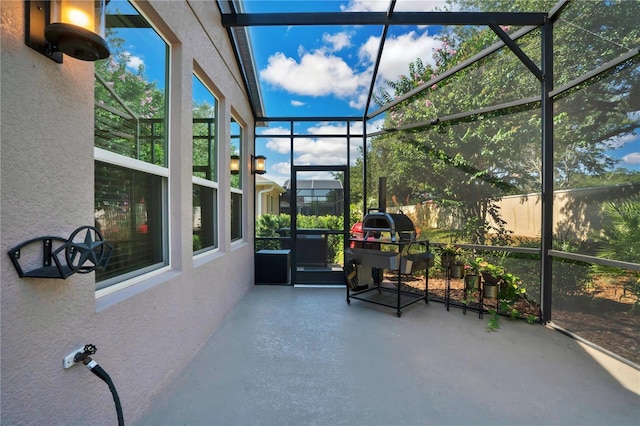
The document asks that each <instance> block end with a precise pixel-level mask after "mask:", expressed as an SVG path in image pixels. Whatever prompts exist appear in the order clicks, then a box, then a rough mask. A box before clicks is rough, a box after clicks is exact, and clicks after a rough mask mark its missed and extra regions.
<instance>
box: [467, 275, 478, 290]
mask: <svg viewBox="0 0 640 426" xmlns="http://www.w3.org/2000/svg"><path fill="white" fill-rule="evenodd" d="M464 285H465V287H466V288H467V289H469V290H477V289H479V288H480V275H467V276H465V277H464Z"/></svg>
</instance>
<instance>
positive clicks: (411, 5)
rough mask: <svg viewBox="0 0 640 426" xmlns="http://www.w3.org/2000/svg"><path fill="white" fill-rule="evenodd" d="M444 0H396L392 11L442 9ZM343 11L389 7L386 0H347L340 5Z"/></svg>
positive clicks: (365, 10)
mask: <svg viewBox="0 0 640 426" xmlns="http://www.w3.org/2000/svg"><path fill="white" fill-rule="evenodd" d="M446 4H447V2H446V0H398V2H397V3H396V7H395V8H394V11H398V12H432V11H435V10H437V9H440V10H442V9H443V7H444V6H446ZM340 9H341V10H342V11H343V12H385V11H387V9H389V1H388V0H349V3H348V4H347V5H344V4H343V5H340Z"/></svg>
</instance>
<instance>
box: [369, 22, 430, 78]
mask: <svg viewBox="0 0 640 426" xmlns="http://www.w3.org/2000/svg"><path fill="white" fill-rule="evenodd" d="M441 44H442V43H441V42H440V41H438V40H436V39H435V38H433V37H431V36H429V35H428V33H427V32H426V31H425V32H423V33H421V34H420V33H417V32H416V31H410V32H408V33H406V34H402V35H400V36H395V37H387V41H386V43H385V45H384V50H383V51H382V58H381V59H380V67H379V69H378V77H379V78H383V79H387V80H392V81H394V80H397V79H398V77H399V76H400V75H402V74H407V72H409V63H410V62H413V61H415V60H416V59H417V58H420V59H421V60H422V62H423V63H424V64H425V65H426V64H433V63H434V60H433V49H435V48H437V47H440V45H441ZM379 45H380V37H369V39H368V40H367V42H366V43H365V44H363V45H362V47H361V48H360V52H359V55H360V58H361V60H363V61H367V62H373V61H375V58H376V55H377V54H378V46H379Z"/></svg>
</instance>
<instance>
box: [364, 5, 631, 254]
mask: <svg viewBox="0 0 640 426" xmlns="http://www.w3.org/2000/svg"><path fill="white" fill-rule="evenodd" d="M542 3H543V4H541V2H540V1H537V0H536V1H517V2H515V6H514V2H513V1H508V2H507V1H502V0H493V1H486V0H482V1H480V0H456V1H451V2H450V6H451V7H453V6H454V5H455V7H456V8H457V9H458V10H480V11H492V10H493V11H495V10H514V7H515V9H516V10H518V11H534V10H537V11H540V10H544V11H546V10H549V9H550V8H551V7H552V6H553V5H554V4H555V1H548V2H542ZM638 8H639V5H638V3H637V2H611V3H608V2H607V3H603V4H599V3H598V4H597V7H594V3H593V2H573V3H571V6H570V7H569V8H567V9H566V10H565V11H564V12H563V15H562V17H561V19H560V20H559V21H558V23H557V24H556V26H555V39H554V40H555V44H554V50H555V52H554V57H555V64H556V67H555V69H556V70H557V71H556V81H557V83H558V84H562V83H566V82H568V81H571V80H573V79H575V78H577V77H579V76H581V75H582V74H584V73H585V72H587V71H589V70H591V69H594V68H595V67H597V66H598V65H599V64H601V63H602V62H603V59H602V57H604V58H607V57H608V58H610V59H613V58H615V57H617V56H619V55H620V54H621V53H625V52H626V51H625V46H627V47H628V48H631V47H634V46H636V45H637V42H638V40H640V30H639V29H638V27H637V25H636V24H635V19H634V18H633V17H634V16H637V12H638ZM634 12H635V13H634ZM577 17H579V18H580V19H579V20H578V19H575V18H577ZM576 26H578V27H579V28H577V29H576ZM502 30H504V31H505V32H507V33H510V32H513V31H514V30H515V28H510V27H502ZM585 34H588V35H592V36H590V37H585ZM440 40H441V42H442V46H441V48H439V49H437V50H436V51H434V58H435V65H433V66H431V65H424V63H423V61H422V60H421V59H417V60H416V61H414V62H413V63H412V64H410V65H409V73H408V74H407V75H404V76H401V77H400V78H399V79H398V80H397V81H395V82H394V81H387V82H386V83H387V85H388V87H389V88H390V89H389V90H392V91H393V92H390V91H389V90H387V91H382V92H380V93H379V94H378V96H376V101H377V102H378V103H386V102H389V101H391V100H392V99H394V98H396V97H398V96H401V95H403V94H405V93H407V92H409V91H410V90H413V89H414V88H416V87H419V86H424V87H427V89H426V90H423V91H422V92H420V93H418V94H416V95H414V96H413V97H411V98H410V99H408V100H406V101H405V102H403V103H401V104H399V105H397V106H395V107H394V108H392V109H391V110H390V112H389V114H388V116H387V117H386V122H385V127H386V128H388V129H398V128H401V127H402V126H406V125H407V124H412V123H429V122H431V124H427V125H424V126H423V127H421V128H419V129H414V130H411V131H397V132H392V133H388V134H385V135H382V136H379V137H377V138H375V139H374V140H372V142H371V145H370V147H369V151H368V158H367V161H368V164H367V165H368V168H369V170H370V171H371V172H372V175H370V176H376V175H378V176H387V177H388V187H389V190H390V192H391V193H392V194H395V195H396V196H398V198H401V199H402V200H405V199H406V200H407V201H408V203H416V202H421V201H423V200H424V198H425V194H429V196H431V197H433V198H435V200H436V201H437V202H438V203H440V204H441V205H449V206H455V207H456V211H457V212H458V214H459V215H460V217H461V218H463V219H462V221H463V222H469V221H471V222H472V228H474V229H469V231H470V232H471V235H468V237H469V238H470V239H471V240H472V241H474V242H484V241H485V240H484V237H485V235H486V232H485V231H486V229H487V226H488V224H489V223H490V222H489V220H488V218H489V217H492V218H493V223H494V224H495V225H496V227H497V228H498V231H499V230H500V229H499V228H500V225H501V221H500V215H499V211H497V209H496V204H495V201H496V200H499V199H500V198H501V197H502V196H504V195H508V194H523V193H529V192H539V190H540V186H541V170H542V167H541V142H540V129H541V117H540V112H539V103H532V104H530V105H524V106H521V107H517V108H515V107H514V108H510V109H506V110H501V111H496V112H492V113H485V114H478V115H476V116H472V117H468V118H465V119H461V120H458V121H448V122H447V123H438V122H437V121H436V120H437V118H438V117H444V116H448V115H451V114H455V113H458V112H464V111H474V110H477V109H480V108H483V107H486V106H490V105H499V104H501V103H505V102H508V101H514V100H519V99H525V98H529V97H535V96H539V93H540V84H539V82H538V80H537V79H536V78H535V77H534V76H533V75H532V74H531V73H530V72H529V71H528V69H527V68H526V67H525V66H524V65H523V64H522V63H521V62H520V61H519V59H517V57H516V56H515V55H514V54H513V53H512V52H511V51H510V50H509V49H508V48H502V49H500V50H499V51H497V52H496V53H494V54H492V55H491V56H489V57H486V58H484V59H483V60H481V61H479V62H478V63H477V64H475V65H473V66H471V67H468V68H466V69H464V70H463V71H461V72H458V73H456V74H455V75H454V76H453V77H450V78H448V79H446V80H443V81H441V82H439V83H438V84H430V80H432V79H433V78H435V76H436V75H439V74H442V73H443V72H445V71H447V70H448V69H450V68H451V67H453V66H455V65H457V64H459V63H460V62H462V61H464V60H466V59H468V58H469V57H471V56H473V55H474V54H476V53H477V52H479V51H480V50H482V49H483V48H484V47H486V46H488V45H490V44H492V43H494V42H496V41H497V40H498V38H497V36H496V35H495V34H494V33H493V31H492V30H491V29H489V28H479V27H454V28H451V29H448V30H446V31H445V32H444V33H442V34H441V36H440ZM603 40H604V41H603ZM517 43H518V44H519V46H520V48H521V49H522V50H523V51H524V52H525V53H526V54H527V55H528V56H529V57H530V58H532V60H533V61H534V62H536V63H540V41H539V33H538V32H534V33H532V34H529V35H527V36H525V37H522V38H521V39H519V40H518V42H517ZM575 52H581V53H582V52H585V54H584V55H582V54H581V55H576V54H575ZM639 77H640V71H639V69H638V67H637V60H629V61H627V62H626V63H624V64H623V65H621V66H620V67H618V68H616V69H615V70H613V71H612V72H610V73H607V74H603V75H601V76H599V77H598V78H596V79H591V80H589V81H587V82H585V83H584V84H583V85H582V86H581V87H578V88H576V90H573V91H571V92H570V93H567V94H565V95H564V96H563V97H562V98H559V99H556V100H555V101H556V114H555V117H554V125H555V132H554V133H555V135H556V143H555V147H554V148H555V161H554V166H555V186H556V188H571V187H574V186H575V185H576V184H577V183H578V182H579V181H583V180H584V177H585V176H594V177H598V176H605V175H608V174H610V173H611V171H612V170H613V168H614V166H615V161H614V160H613V159H612V158H610V157H609V156H608V155H607V150H608V149H610V148H611V147H612V144H613V143H614V142H613V140H614V139H613V138H614V136H618V137H622V136H625V135H628V134H631V133H632V132H634V131H635V129H636V128H638V127H639V126H640V122H639V120H638V115H637V114H635V115H634V114H629V112H633V111H637V110H638V105H637V103H638V101H637V100H636V99H635V98H634V94H636V92H637V90H638V89H637V87H638V86H640V82H639V81H638V80H639ZM635 177H636V178H637V175H635ZM503 235H504V234H503Z"/></svg>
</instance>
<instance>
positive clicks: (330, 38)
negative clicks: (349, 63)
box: [322, 31, 351, 52]
mask: <svg viewBox="0 0 640 426" xmlns="http://www.w3.org/2000/svg"><path fill="white" fill-rule="evenodd" d="M322 41H323V42H325V43H327V44H330V45H331V50H332V51H333V52H337V51H339V50H342V49H344V48H345V47H349V46H351V36H350V35H349V34H348V33H347V32H346V31H343V32H341V33H336V34H329V33H324V34H323V35H322Z"/></svg>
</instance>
